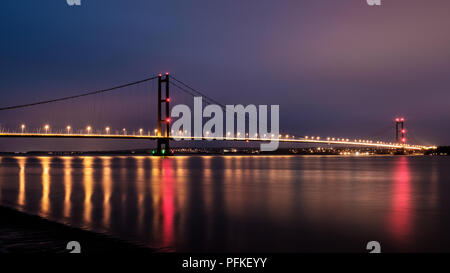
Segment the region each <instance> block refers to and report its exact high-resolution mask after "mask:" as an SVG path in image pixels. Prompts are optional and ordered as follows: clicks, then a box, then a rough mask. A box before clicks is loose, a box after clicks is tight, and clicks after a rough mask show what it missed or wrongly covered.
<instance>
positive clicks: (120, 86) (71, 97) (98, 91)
mask: <svg viewBox="0 0 450 273" xmlns="http://www.w3.org/2000/svg"><path fill="white" fill-rule="evenodd" d="M157 78H158V77H157V76H153V77H150V78H147V79H143V80H140V81H135V82H130V83H127V84H122V85H118V86H114V87H110V88H107V89H100V90H96V91H92V92H87V93H83V94H79V95H74V96H69V97H62V98H57V99H52V100H45V101H38V102H33V103H27V104H21V105H14V106H7V107H1V108H0V111H4V110H12V109H18V108H25V107H30V106H34V105H40V104H47V103H52V102H58V101H64V100H70V99H76V98H80V97H85V96H91V95H95V94H100V93H104V92H108V91H113V90H117V89H121V88H124V87H128V86H132V85H136V84H140V83H143V82H147V81H151V80H154V79H157Z"/></svg>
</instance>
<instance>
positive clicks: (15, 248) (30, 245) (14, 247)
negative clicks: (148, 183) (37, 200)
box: [0, 207, 153, 253]
mask: <svg viewBox="0 0 450 273" xmlns="http://www.w3.org/2000/svg"><path fill="white" fill-rule="evenodd" d="M0 218H1V219H3V220H2V221H1V222H0V253H69V252H71V251H73V250H75V249H76V248H77V247H75V246H74V247H70V248H69V249H70V250H68V249H67V248H68V243H69V242H70V241H76V242H78V243H79V245H80V247H81V253H105V252H106V253H114V252H123V251H127V253H130V252H133V253H134V252H136V253H151V252H153V250H151V249H149V248H146V247H144V246H140V245H137V244H134V243H130V242H125V241H121V240H118V239H115V238H111V237H109V236H106V235H102V234H98V233H92V232H89V231H85V230H81V229H76V228H72V227H69V226H66V225H63V224H59V223H55V222H51V221H48V220H46V219H43V218H41V217H39V216H35V215H29V214H24V213H22V212H18V211H16V210H13V209H10V208H6V207H0Z"/></svg>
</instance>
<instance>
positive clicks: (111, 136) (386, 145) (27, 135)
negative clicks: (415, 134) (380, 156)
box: [0, 133, 435, 150]
mask: <svg viewBox="0 0 450 273" xmlns="http://www.w3.org/2000/svg"><path fill="white" fill-rule="evenodd" d="M0 137H9V138H101V139H143V140H157V139H166V137H162V136H152V135H115V134H54V133H0ZM169 139H170V140H183V141H190V140H208V141H211V140H222V141H243V142H268V141H279V142H281V143H314V144H327V145H331V144H337V145H349V146H361V147H379V148H394V149H408V150H424V149H431V148H435V147H431V146H421V145H410V144H406V145H401V144H392V143H383V142H377V143H373V142H364V141H345V140H344V141H340V140H339V141H338V140H317V139H316V140H315V139H310V138H296V139H294V138H279V139H276V138H272V139H271V138H249V137H186V136H181V137H169Z"/></svg>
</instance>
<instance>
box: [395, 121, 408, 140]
mask: <svg viewBox="0 0 450 273" xmlns="http://www.w3.org/2000/svg"><path fill="white" fill-rule="evenodd" d="M405 135H406V130H405V118H396V119H395V143H396V144H406V137H405Z"/></svg>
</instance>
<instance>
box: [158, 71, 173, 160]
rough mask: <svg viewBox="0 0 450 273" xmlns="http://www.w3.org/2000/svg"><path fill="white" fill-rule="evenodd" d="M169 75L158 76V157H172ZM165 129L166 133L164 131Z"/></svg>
mask: <svg viewBox="0 0 450 273" xmlns="http://www.w3.org/2000/svg"><path fill="white" fill-rule="evenodd" d="M163 84H164V85H165V96H164V98H163V96H162V91H163V90H162V85H163ZM169 103H170V96H169V73H166V74H165V75H164V77H163V75H161V74H159V75H158V128H157V130H158V137H159V138H158V140H157V149H156V155H170V154H171V150H170V144H169V139H170V114H169ZM163 108H164V118H163V117H162V110H163ZM162 129H164V132H163V130H162Z"/></svg>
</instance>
